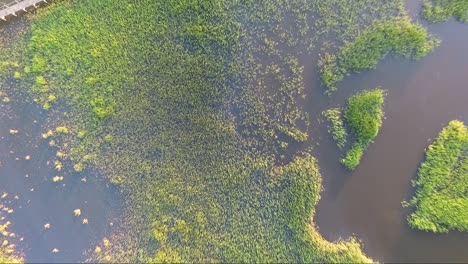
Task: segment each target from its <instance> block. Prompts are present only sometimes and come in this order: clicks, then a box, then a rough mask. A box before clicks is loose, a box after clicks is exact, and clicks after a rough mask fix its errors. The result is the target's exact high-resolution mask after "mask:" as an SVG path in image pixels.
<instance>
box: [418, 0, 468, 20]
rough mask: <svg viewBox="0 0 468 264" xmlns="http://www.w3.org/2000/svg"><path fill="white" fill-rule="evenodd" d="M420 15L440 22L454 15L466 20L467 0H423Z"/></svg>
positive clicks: (467, 13)
mask: <svg viewBox="0 0 468 264" xmlns="http://www.w3.org/2000/svg"><path fill="white" fill-rule="evenodd" d="M421 13H422V16H423V17H424V18H425V19H427V20H429V21H431V22H442V21H445V20H448V19H449V18H450V17H455V18H456V19H458V20H460V21H462V22H468V1H466V0H424V2H423V7H422V10H421Z"/></svg>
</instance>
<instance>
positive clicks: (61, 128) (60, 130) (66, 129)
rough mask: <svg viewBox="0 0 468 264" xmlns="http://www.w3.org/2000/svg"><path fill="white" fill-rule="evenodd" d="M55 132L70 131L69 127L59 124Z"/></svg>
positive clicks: (63, 132)
mask: <svg viewBox="0 0 468 264" xmlns="http://www.w3.org/2000/svg"><path fill="white" fill-rule="evenodd" d="M55 132H57V133H58V134H68V133H69V132H70V131H69V130H68V128H67V127H64V126H59V127H56V128H55Z"/></svg>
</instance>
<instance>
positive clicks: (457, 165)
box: [404, 120, 468, 233]
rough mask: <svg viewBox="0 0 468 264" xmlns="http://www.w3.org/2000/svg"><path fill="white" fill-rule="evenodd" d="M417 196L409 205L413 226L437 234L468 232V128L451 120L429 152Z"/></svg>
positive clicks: (418, 182)
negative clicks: (411, 207) (455, 231)
mask: <svg viewBox="0 0 468 264" xmlns="http://www.w3.org/2000/svg"><path fill="white" fill-rule="evenodd" d="M413 185H414V186H415V187H416V194H415V196H414V197H413V198H412V199H411V201H410V202H409V203H406V202H405V203H404V204H405V205H406V206H414V208H415V211H414V212H413V213H412V214H410V215H409V216H408V223H409V225H410V226H411V227H413V228H417V229H421V230H425V231H432V232H438V233H447V232H448V231H450V230H458V231H468V196H467V195H466V193H467V192H468V127H466V126H465V125H464V124H463V123H462V122H460V121H458V120H454V121H451V122H450V123H449V124H448V126H447V127H445V128H444V129H443V130H442V132H440V134H439V135H438V137H437V138H436V140H435V141H434V143H432V144H431V145H430V146H429V147H428V148H427V151H426V159H425V161H424V162H423V163H422V164H421V166H420V168H419V171H418V177H417V179H416V181H414V182H413Z"/></svg>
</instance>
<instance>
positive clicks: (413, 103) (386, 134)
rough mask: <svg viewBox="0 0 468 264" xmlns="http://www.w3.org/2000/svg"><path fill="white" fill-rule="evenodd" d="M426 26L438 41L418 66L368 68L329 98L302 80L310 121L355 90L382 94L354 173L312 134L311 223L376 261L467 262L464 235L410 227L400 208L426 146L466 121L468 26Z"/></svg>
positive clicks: (320, 133) (323, 136) (326, 139)
mask: <svg viewBox="0 0 468 264" xmlns="http://www.w3.org/2000/svg"><path fill="white" fill-rule="evenodd" d="M419 7H420V1H409V3H408V8H410V9H409V14H410V15H412V16H416V15H417V13H418V11H417V10H416V9H419ZM423 23H424V22H423ZM425 26H427V27H428V29H429V31H430V32H431V33H433V34H436V35H437V36H438V37H439V38H440V39H442V45H441V46H440V47H438V48H437V49H436V50H435V51H434V52H433V53H432V54H430V55H429V56H427V57H425V58H423V59H421V60H419V61H410V60H405V59H395V58H387V59H385V60H384V61H383V62H381V63H380V64H379V65H378V67H377V69H375V70H372V71H368V72H363V73H360V74H353V75H351V76H349V77H347V78H345V80H344V81H342V82H341V83H340V84H339V87H338V88H339V90H338V92H337V93H335V94H334V95H333V96H332V97H331V98H330V100H328V101H327V100H326V99H325V97H324V96H323V95H321V93H322V92H323V90H322V89H323V88H321V87H320V84H319V81H318V76H316V75H310V76H306V84H307V87H308V88H309V89H310V90H309V92H310V96H309V98H310V100H309V104H308V106H307V108H308V111H309V112H310V113H311V116H312V120H317V119H318V118H319V113H320V111H322V110H323V109H327V108H329V107H334V106H344V105H345V104H346V100H347V98H349V96H350V95H352V94H353V93H355V92H357V91H361V90H363V89H370V88H375V87H381V88H383V89H386V90H387V91H388V96H387V98H386V103H385V108H384V109H385V120H384V122H383V126H382V128H381V131H380V133H379V135H378V136H377V138H376V139H375V142H374V144H372V145H371V146H370V147H369V149H368V150H367V152H366V153H365V155H364V157H363V159H362V162H361V164H360V166H359V167H358V168H357V169H356V170H355V171H354V172H352V173H349V172H347V171H346V170H345V169H344V168H343V167H342V166H341V165H340V164H339V161H338V160H339V158H340V157H341V155H342V154H341V153H340V152H339V150H338V148H337V147H336V145H335V143H334V142H333V141H332V139H331V136H330V135H329V134H328V133H327V129H326V127H324V126H316V128H314V130H313V131H312V132H311V136H312V137H313V139H312V142H313V143H315V150H314V152H315V155H316V156H317V157H318V159H319V162H320V166H321V169H322V175H323V177H324V188H325V191H324V192H323V193H322V199H321V201H320V203H319V205H318V208H317V213H316V216H315V222H316V223H317V225H318V227H319V229H320V232H321V234H322V235H323V236H324V237H325V238H327V239H328V240H331V241H333V240H336V239H338V238H347V237H349V236H351V235H354V236H355V237H357V238H358V239H360V240H361V241H362V243H363V247H364V251H365V253H366V254H367V255H369V256H370V257H372V258H374V259H376V260H379V261H385V262H465V263H466V262H467V261H468V251H467V250H466V245H468V234H466V233H460V232H456V231H452V232H449V233H448V234H433V233H428V232H424V231H417V230H413V229H411V228H409V226H408V224H407V222H406V217H407V215H408V214H409V213H410V210H409V209H405V208H402V206H401V202H402V201H403V200H408V199H410V198H411V197H412V195H413V192H414V189H413V188H412V186H411V183H410V181H411V179H414V178H415V177H416V173H417V170H418V167H419V165H420V163H421V161H423V159H424V151H425V148H426V147H427V146H428V145H429V144H430V143H431V141H432V140H433V139H434V137H436V136H437V134H438V133H439V132H440V130H441V129H442V128H443V127H444V126H446V125H447V123H448V122H449V121H450V120H453V119H459V120H461V121H464V122H465V124H467V123H468V103H467V101H468V81H467V80H468V79H467V78H468V50H467V47H468V25H467V24H466V23H465V24H462V23H459V22H455V21H449V22H445V23H440V24H426V23H425ZM314 67H316V66H315V65H313V64H310V65H307V68H309V69H307V68H306V72H308V73H310V72H317V69H314ZM325 102H326V103H325ZM318 142H319V143H320V144H318ZM309 143H310V142H309Z"/></svg>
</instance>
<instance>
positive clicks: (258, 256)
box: [14, 0, 402, 262]
mask: <svg viewBox="0 0 468 264" xmlns="http://www.w3.org/2000/svg"><path fill="white" fill-rule="evenodd" d="M377 3H378V4H377ZM401 4H402V1H400V0H395V1H386V2H385V3H384V4H382V3H381V1H377V0H362V1H354V0H353V1H351V0H346V1H342V0H340V1H322V0H313V1H306V0H293V1H283V0H269V1H261V2H260V1H223V0H221V1H220V0H190V1H175V0H168V1H155V0H139V1H137V2H129V1H124V0H100V1H95V0H81V1H54V3H52V4H51V5H49V6H47V7H45V8H44V9H42V10H38V13H37V14H35V15H33V16H32V26H31V30H30V31H29V32H28V34H27V35H26V37H25V39H24V42H22V43H19V44H22V45H18V50H17V52H19V53H21V55H22V60H21V63H20V64H19V65H18V67H16V68H15V69H14V70H15V71H18V72H19V73H20V74H21V76H22V78H21V79H19V80H18V82H19V83H20V86H21V89H23V90H24V91H29V92H30V94H31V95H33V96H34V97H35V100H36V101H37V102H38V103H40V104H41V105H44V104H48V107H47V108H49V113H50V116H51V119H52V120H51V122H50V123H51V124H52V125H53V126H52V127H51V128H55V127H57V126H63V127H66V128H67V131H68V133H66V134H65V133H62V134H61V135H60V137H58V138H54V140H55V141H56V143H55V141H54V145H57V147H58V148H59V151H60V152H61V153H64V155H67V156H69V157H70V160H72V161H73V162H74V163H75V166H74V167H75V169H77V170H78V171H81V170H85V169H86V168H87V167H91V166H94V167H96V168H97V169H98V170H100V171H101V172H102V173H103V174H104V175H106V177H108V178H109V180H110V181H111V182H113V183H116V184H119V185H120V186H121V188H122V189H123V191H124V192H125V193H126V195H127V199H128V201H127V204H128V205H129V208H128V212H127V213H126V214H125V216H124V217H122V219H121V221H122V222H123V223H124V228H123V229H122V230H120V233H116V234H114V236H113V239H112V243H110V244H109V243H108V244H107V245H102V246H100V247H99V250H96V252H95V254H94V255H92V256H90V260H91V261H105V262H108V261H115V262H135V261H142V262H150V261H152V262H162V261H166V262H370V261H371V260H370V259H369V258H367V257H365V256H364V254H363V253H362V252H361V249H360V245H359V243H358V242H357V241H356V240H354V239H351V240H350V241H346V242H345V241H337V242H336V243H329V242H327V241H325V240H324V239H323V238H322V237H321V236H320V235H319V233H318V232H317V230H316V228H315V227H314V224H313V220H312V217H313V214H314V207H315V205H316V203H317V201H318V199H319V197H320V190H321V188H322V187H321V181H320V175H319V173H318V167H317V164H316V161H315V159H314V158H313V157H311V156H310V155H309V154H307V153H297V154H296V157H292V158H291V160H292V161H291V162H286V161H284V160H281V157H282V156H284V149H285V148H286V147H287V145H286V144H287V143H286V142H284V141H281V140H279V138H286V139H287V140H288V141H289V142H290V141H297V142H303V141H306V140H307V138H308V127H309V125H310V122H309V119H308V116H307V114H306V113H305V111H304V110H303V109H302V107H301V106H300V104H299V103H298V102H299V101H300V100H303V99H304V98H305V96H306V95H305V91H304V82H303V79H302V76H303V74H304V67H303V65H302V64H301V63H300V55H301V54H304V53H306V52H310V50H311V49H314V48H316V46H318V45H319V40H320V39H326V38H328V37H330V35H336V36H335V37H336V39H337V41H336V42H337V43H338V42H343V41H345V40H347V39H350V38H351V36H353V35H355V34H356V32H358V31H359V30H360V28H361V27H365V26H367V25H369V24H370V23H371V22H372V20H373V19H374V18H375V17H390V16H393V15H399V14H401V10H400V7H401ZM103 14H105V16H103ZM343 14H347V16H346V17H347V19H343V17H344V16H343ZM310 21H314V22H313V23H310ZM323 46H333V45H332V44H330V43H329V42H327V43H326V44H324V45H323ZM18 68H19V69H18ZM37 80H39V81H38V82H37ZM52 97H53V98H54V100H50V99H51V98H52ZM52 101H53V102H54V104H51V102H52ZM62 105H64V106H62ZM64 109H67V110H66V112H67V113H66V114H63V112H64V111H63V110H64ZM109 135H111V136H109ZM285 143H286V144H285ZM90 157H91V158H90ZM278 160H280V162H279V163H280V164H281V163H284V164H283V165H277V164H278V162H277V161H278ZM59 165H60V166H59ZM85 165H86V166H85ZM57 166H59V167H60V168H61V166H62V165H61V163H57Z"/></svg>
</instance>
